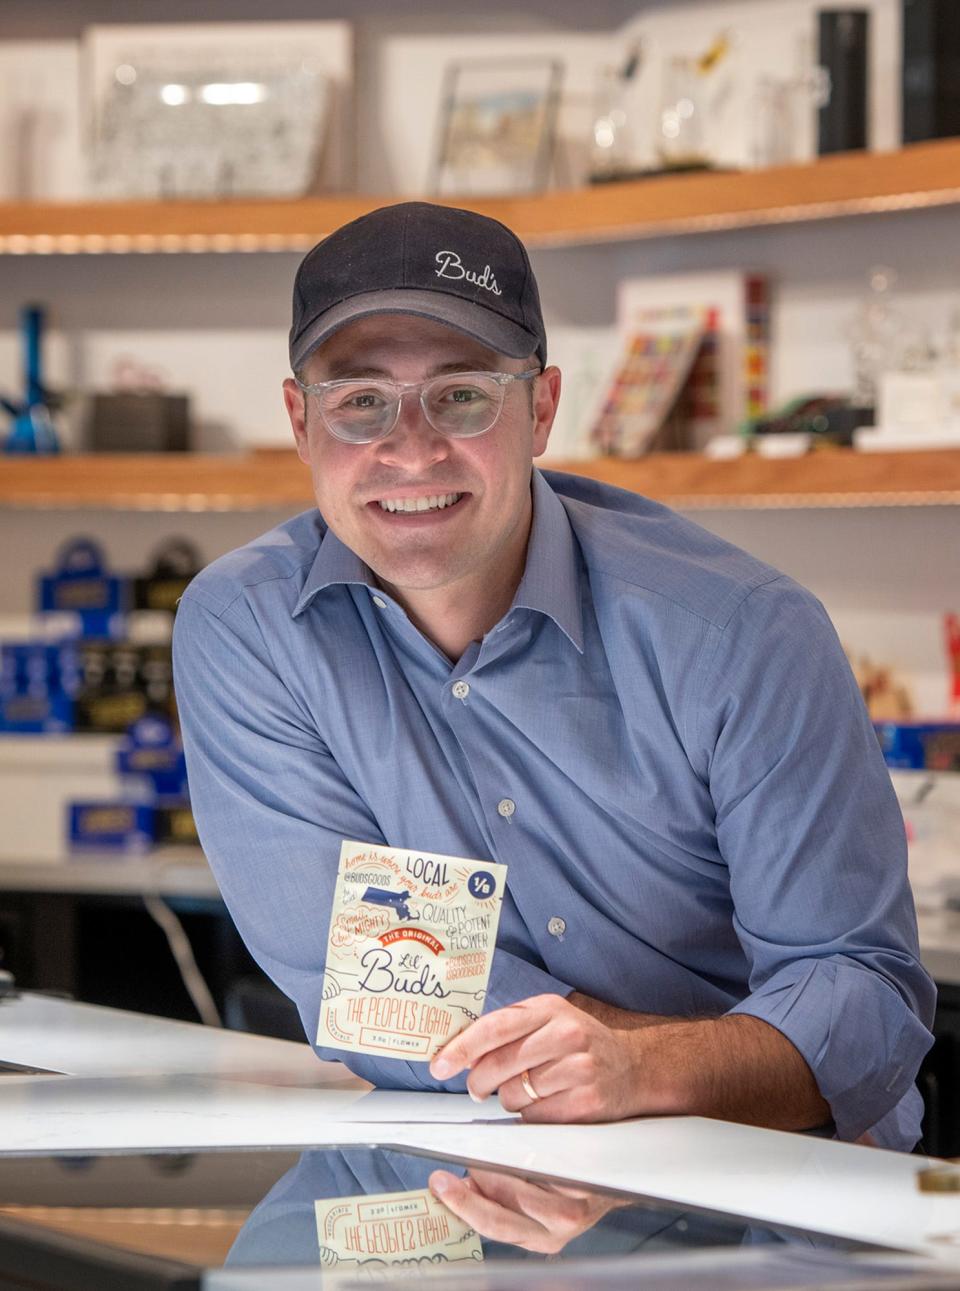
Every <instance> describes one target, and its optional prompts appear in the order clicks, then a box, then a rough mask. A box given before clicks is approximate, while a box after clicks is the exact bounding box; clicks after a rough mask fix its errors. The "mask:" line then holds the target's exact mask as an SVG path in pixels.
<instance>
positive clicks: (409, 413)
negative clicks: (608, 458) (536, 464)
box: [284, 315, 559, 598]
mask: <svg viewBox="0 0 960 1291" xmlns="http://www.w3.org/2000/svg"><path fill="white" fill-rule="evenodd" d="M535 366H536V361H535V360H533V359H531V360H522V359H521V360H518V359H510V358H506V357H504V356H503V355H500V354H497V353H495V352H494V351H493V350H488V349H486V348H485V347H484V346H483V345H481V344H480V343H479V342H477V341H473V340H471V339H470V338H469V337H466V336H463V335H461V334H460V333H459V332H456V331H454V330H453V329H451V328H448V327H444V326H442V325H441V324H438V323H433V322H431V321H429V320H427V319H421V318H417V317H415V316H413V315H384V316H381V317H374V318H367V319H360V320H359V321H357V322H355V323H352V324H350V325H349V326H347V327H345V328H343V330H342V331H340V332H337V333H336V334H335V335H334V336H332V337H331V338H330V340H329V341H327V342H325V344H324V345H322V346H321V347H320V348H319V349H318V350H317V351H316V352H315V353H314V354H313V355H311V357H310V359H309V360H308V363H307V365H306V372H305V374H304V381H305V382H306V383H308V384H312V383H315V382H318V381H331V380H337V379H343V378H353V377H359V378H371V379H379V380H388V381H396V382H401V383H402V382H411V381H423V380H425V379H427V378H429V377H432V376H436V375H440V374H442V373H447V372H451V371H458V372H525V371H528V370H529V369H530V368H532V367H535ZM527 384H528V383H527V382H514V383H512V384H511V385H509V386H508V387H507V391H506V398H505V400H504V404H503V411H502V412H501V414H500V417H499V419H498V420H497V422H496V423H495V424H494V425H493V427H492V428H491V429H490V430H488V431H487V432H486V433H485V434H482V435H478V436H476V437H474V438H471V439H451V438H449V437H447V436H446V435H443V434H441V433H440V432H439V431H437V430H434V429H433V427H432V426H431V425H430V423H429V422H428V421H427V420H426V419H425V418H424V416H423V411H422V409H421V407H420V403H419V400H418V399H417V396H416V393H414V392H411V393H408V394H407V395H405V397H404V399H403V402H402V405H401V411H400V418H399V420H398V422H397V425H396V427H395V428H394V429H393V430H392V431H391V433H390V434H389V435H388V436H387V437H386V438H385V439H381V440H379V441H377V442H375V443H372V444H345V443H342V442H341V441H340V440H337V439H335V438H334V437H333V436H332V435H331V434H330V432H329V431H328V430H327V428H326V427H325V425H324V424H323V422H322V420H321V418H320V413H319V411H318V409H317V406H316V399H315V398H312V397H311V396H309V395H308V396H307V397H306V400H304V396H303V395H302V394H301V392H300V391H299V389H298V388H297V386H296V384H295V382H293V381H292V380H290V379H288V380H287V381H285V382H284V399H285V402H286V406H287V411H288V413H289V416H290V421H291V424H292V426H293V432H294V436H295V438H296V441H297V451H298V453H299V456H300V458H301V460H302V461H303V462H305V463H307V464H308V465H309V466H310V469H311V474H312V478H313V487H314V491H315V493H316V498H317V505H318V507H319V509H320V511H321V513H322V515H323V517H324V519H325V520H326V522H327V524H328V525H329V526H330V528H331V529H332V530H333V532H334V533H335V534H336V535H337V537H338V538H339V539H340V540H341V542H343V543H344V544H345V545H346V546H348V547H350V548H351V549H352V550H353V551H355V552H356V554H357V555H358V556H359V557H360V558H361V559H362V560H363V561H365V562H366V564H367V565H369V566H370V568H371V569H372V570H373V572H374V573H375V574H376V576H377V578H378V579H379V581H380V582H381V583H383V584H384V585H389V586H390V587H392V588H394V589H395V590H396V591H397V593H398V594H399V595H400V596H401V598H402V596H403V593H404V592H426V591H432V590H435V589H439V588H443V587H447V588H450V587H452V586H453V585H455V584H458V583H464V585H465V589H466V587H468V586H469V587H472V588H477V587H484V588H487V589H489V588H490V586H491V583H492V584H497V583H500V582H503V581H505V580H506V579H509V578H512V577H514V576H515V575H516V576H518V571H519V570H520V569H522V561H523V555H524V552H525V549H526V541H527V536H528V533H529V527H530V516H531V501H530V470H531V461H532V458H533V457H535V456H537V455H539V454H540V453H542V452H543V451H544V449H545V448H546V445H547V438H548V436H549V433H550V426H551V425H552V422H553V416H554V412H555V410H556V401H557V396H558V394H559V372H557V370H556V369H555V368H554V369H548V371H547V373H546V374H545V375H544V376H541V377H539V378H537V379H536V381H535V382H533V383H532V384H533V386H534V389H533V399H532V402H533V411H531V395H530V391H529V390H528V389H525V388H524V387H525V386H526V385H527ZM451 494H455V495H456V499H457V500H456V501H455V502H453V503H452V504H450V505H447V506H445V507H443V508H437V509H433V510H429V511H420V512H417V513H415V514H409V513H405V512H402V511H390V510H387V509H386V508H385V507H384V506H383V505H381V504H383V503H386V502H397V501H407V500H409V499H413V500H417V499H420V498H428V497H434V498H435V497H438V496H439V497H444V496H446V497H449V495H451Z"/></svg>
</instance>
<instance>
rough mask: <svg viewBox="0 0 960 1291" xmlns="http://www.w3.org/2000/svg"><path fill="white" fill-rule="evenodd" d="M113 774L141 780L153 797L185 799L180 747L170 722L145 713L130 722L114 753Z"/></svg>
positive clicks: (158, 715) (183, 764)
mask: <svg viewBox="0 0 960 1291" xmlns="http://www.w3.org/2000/svg"><path fill="white" fill-rule="evenodd" d="M117 771H118V773H119V774H120V775H122V776H138V777H140V778H141V779H143V780H144V781H145V782H146V784H147V785H148V787H149V789H150V792H151V793H152V794H153V795H154V796H155V797H158V798H170V799H174V800H181V799H185V798H186V797H187V763H186V758H185V757H184V753H183V745H182V744H181V742H180V738H179V736H178V735H177V733H176V732H175V731H174V729H173V725H172V724H171V722H169V721H168V720H167V718H166V717H163V716H162V715H160V714H154V713H147V714H146V715H145V716H143V717H141V718H139V719H138V720H137V721H136V722H134V723H133V725H132V726H131V727H130V729H129V730H128V731H127V734H126V736H125V738H124V740H123V742H122V744H121V745H120V748H119V749H118V750H117Z"/></svg>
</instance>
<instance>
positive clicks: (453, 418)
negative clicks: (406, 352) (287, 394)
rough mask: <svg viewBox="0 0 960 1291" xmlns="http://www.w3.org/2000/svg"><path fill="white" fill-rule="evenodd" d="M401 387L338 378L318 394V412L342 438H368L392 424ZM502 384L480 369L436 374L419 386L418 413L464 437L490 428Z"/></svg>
mask: <svg viewBox="0 0 960 1291" xmlns="http://www.w3.org/2000/svg"><path fill="white" fill-rule="evenodd" d="M400 397H401V392H400V390H399V389H398V387H397V386H395V385H392V384H390V383H389V382H380V381H347V382H342V383H341V382H337V383H336V385H335V386H333V387H332V388H328V389H327V390H325V391H324V392H323V394H322V395H321V397H320V411H321V413H322V415H323V419H324V421H325V422H326V423H327V425H328V426H329V427H330V429H331V431H332V432H333V433H334V434H335V435H337V436H338V437H339V438H341V439H345V440H353V441H355V442H364V441H367V442H369V441H370V440H372V439H376V438H378V437H380V436H381V435H383V434H385V433H387V432H388V431H389V430H392V429H393V426H394V424H395V422H396V419H397V413H398V408H399V403H400ZM503 398H504V386H503V385H502V384H501V383H500V382H499V381H497V380H496V378H495V377H492V376H486V375H484V374H483V373H479V372H478V373H471V374H470V375H469V376H467V377H464V376H463V374H459V373H457V374H454V375H453V376H449V377H446V376H444V377H435V378H434V379H433V380H431V381H427V382H424V383H423V385H422V386H421V387H420V405H421V407H422V409H423V414H424V416H425V417H426V419H427V421H429V423H430V425H431V426H433V428H434V429H435V430H439V431H440V432H441V433H443V434H445V435H454V436H460V437H466V436H470V435H481V434H483V432H484V431H486V430H489V429H490V427H491V426H492V425H493V423H494V422H495V421H496V420H497V417H498V416H499V415H500V409H501V408H502V407H503Z"/></svg>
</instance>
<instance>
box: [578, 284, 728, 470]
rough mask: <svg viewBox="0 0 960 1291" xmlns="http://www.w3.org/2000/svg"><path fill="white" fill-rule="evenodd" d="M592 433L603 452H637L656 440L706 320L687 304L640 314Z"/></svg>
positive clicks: (622, 454)
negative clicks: (682, 306) (681, 306)
mask: <svg viewBox="0 0 960 1291" xmlns="http://www.w3.org/2000/svg"><path fill="white" fill-rule="evenodd" d="M635 326H636V330H635V331H634V332H633V333H632V335H631V336H630V338H629V340H628V342H627V348H626V352H625V354H624V356H623V360H622V362H621V363H620V365H619V367H618V368H617V370H616V372H615V373H614V376H613V380H612V382H611V385H610V388H609V390H608V392H607V397H606V400H605V401H604V406H603V409H602V411H601V413H600V415H599V417H598V418H597V421H596V424H595V425H594V428H593V434H592V439H593V442H594V444H595V446H596V448H597V449H598V450H599V451H600V452H602V453H610V454H613V455H615V456H618V457H637V456H639V455H640V454H642V453H646V452H648V451H650V449H651V448H653V447H654V446H655V443H656V441H657V438H658V436H660V434H661V432H662V431H663V430H664V427H665V425H666V422H667V418H668V417H669V415H670V413H671V411H672V410H673V408H674V407H675V405H676V403H677V399H678V396H679V394H680V391H681V390H682V389H683V386H684V383H685V381H686V380H687V377H688V376H689V375H690V370H691V368H692V366H693V361H694V359H695V358H696V356H697V352H698V351H699V349H700V344H701V342H702V340H703V335H704V326H705V320H704V318H703V316H702V315H701V314H698V313H697V312H695V311H692V310H688V309H671V310H650V311H649V312H647V313H644V314H641V315H638V317H637V320H636V324H635Z"/></svg>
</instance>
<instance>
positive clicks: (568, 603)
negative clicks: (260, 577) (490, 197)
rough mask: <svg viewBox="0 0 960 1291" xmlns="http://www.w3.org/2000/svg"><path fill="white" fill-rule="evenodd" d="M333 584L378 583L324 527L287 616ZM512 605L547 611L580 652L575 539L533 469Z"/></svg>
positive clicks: (556, 500)
mask: <svg viewBox="0 0 960 1291" xmlns="http://www.w3.org/2000/svg"><path fill="white" fill-rule="evenodd" d="M336 583H360V584H363V585H364V586H366V587H376V583H375V581H374V578H373V575H372V574H371V572H370V568H369V566H368V565H366V564H365V563H364V562H363V561H362V560H361V559H360V557H359V556H358V555H357V554H356V552H353V551H351V550H350V548H349V547H346V546H345V545H344V544H343V543H342V542H341V541H340V539H339V538H338V537H337V536H336V534H335V533H334V532H333V530H332V529H329V528H328V529H327V531H326V533H325V534H324V535H323V538H322V539H321V542H320V547H319V549H318V551H317V554H316V556H315V557H314V561H313V564H312V565H311V567H310V572H309V574H308V575H307V578H306V581H305V582H304V584H303V590H302V591H301V593H300V597H299V599H298V600H297V603H296V605H295V606H294V608H293V614H292V616H291V617H292V618H296V617H297V615H299V614H301V613H302V612H303V611H304V610H305V609H306V607H307V606H308V605H309V604H310V602H311V601H312V600H313V598H314V597H315V596H316V595H317V593H318V592H322V591H323V589H324V588H325V587H330V586H332V585H333V584H336ZM510 609H511V610H516V609H524V610H536V611H538V612H539V613H541V614H547V615H549V617H550V618H551V619H553V621H554V622H555V623H556V625H557V627H558V628H560V630H561V631H562V632H563V633H564V634H565V635H566V636H567V637H568V638H569V640H570V642H571V644H572V645H574V646H575V647H576V649H577V650H579V651H580V653H581V654H582V653H583V611H582V608H581V604H580V578H579V553H578V551H577V545H576V540H575V538H574V536H573V531H572V530H571V528H570V522H569V521H568V519H567V513H566V511H565V510H564V508H563V503H562V502H561V501H560V499H559V498H558V497H557V495H556V494H555V493H554V491H553V489H551V487H550V485H549V484H548V483H547V482H546V480H545V479H544V478H543V476H542V475H541V474H540V472H539V471H538V470H534V472H533V523H532V525H531V528H530V541H529V542H528V544H527V562H526V566H525V568H524V571H523V578H522V579H521V580H520V586H519V587H518V588H517V593H516V596H514V598H513V604H512V605H511V607H510Z"/></svg>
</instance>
